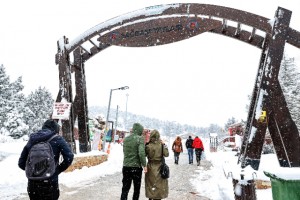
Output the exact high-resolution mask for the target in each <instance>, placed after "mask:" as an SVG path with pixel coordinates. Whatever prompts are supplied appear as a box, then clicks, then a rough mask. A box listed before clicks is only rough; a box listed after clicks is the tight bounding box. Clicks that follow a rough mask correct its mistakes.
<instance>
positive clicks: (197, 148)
mask: <svg viewBox="0 0 300 200" xmlns="http://www.w3.org/2000/svg"><path fill="white" fill-rule="evenodd" d="M193 147H194V148H195V154H196V161H197V166H199V165H200V161H201V154H202V151H204V146H203V143H202V140H201V139H200V138H199V137H198V136H196V137H195V139H194V142H193Z"/></svg>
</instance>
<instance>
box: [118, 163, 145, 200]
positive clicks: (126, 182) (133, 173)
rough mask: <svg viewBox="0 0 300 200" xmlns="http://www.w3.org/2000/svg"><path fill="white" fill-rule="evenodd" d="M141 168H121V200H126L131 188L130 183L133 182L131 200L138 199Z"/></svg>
mask: <svg viewBox="0 0 300 200" xmlns="http://www.w3.org/2000/svg"><path fill="white" fill-rule="evenodd" d="M142 172H143V168H141V167H123V169H122V173H123V179H122V183H123V187H122V194H121V200H127V198H128V192H129V190H130V187H131V182H132V181H133V188H134V191H133V197H132V200H138V199H139V197H140V189H141V181H142Z"/></svg>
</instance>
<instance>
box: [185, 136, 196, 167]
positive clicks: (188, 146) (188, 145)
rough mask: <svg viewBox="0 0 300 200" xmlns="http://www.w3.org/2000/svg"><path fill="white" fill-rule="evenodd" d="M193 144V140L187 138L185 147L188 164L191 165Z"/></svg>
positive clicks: (190, 137)
mask: <svg viewBox="0 0 300 200" xmlns="http://www.w3.org/2000/svg"><path fill="white" fill-rule="evenodd" d="M193 142H194V140H193V139H192V136H189V138H188V139H187V140H186V141H185V147H186V149H187V151H188V155H189V164H193V157H194V148H193Z"/></svg>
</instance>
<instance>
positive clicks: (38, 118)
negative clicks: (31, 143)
mask: <svg viewBox="0 0 300 200" xmlns="http://www.w3.org/2000/svg"><path fill="white" fill-rule="evenodd" d="M53 103H54V100H53V98H52V95H51V93H50V92H49V90H47V89H46V88H45V87H43V88H42V87H39V88H38V89H37V90H35V91H34V92H31V93H30V94H29V95H28V97H27V98H26V101H25V104H26V112H24V113H26V115H25V116H24V120H25V122H26V124H27V125H28V126H29V129H28V133H29V134H30V133H32V132H35V131H37V130H39V129H41V127H42V125H43V123H44V122H45V121H46V120H47V119H49V117H50V116H51V114H52V108H53Z"/></svg>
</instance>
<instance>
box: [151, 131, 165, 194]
mask: <svg viewBox="0 0 300 200" xmlns="http://www.w3.org/2000/svg"><path fill="white" fill-rule="evenodd" d="M145 149H146V156H147V159H148V163H147V170H148V171H147V173H146V174H145V192H146V197H147V198H149V200H159V199H164V198H167V197H168V194H169V186H168V179H163V178H161V175H160V173H159V171H160V167H161V161H162V156H164V157H168V156H169V151H168V147H167V146H166V145H165V144H164V143H163V142H162V141H161V140H160V134H159V132H158V131H157V130H153V131H151V133H150V140H149V142H148V143H147V144H146V147H145Z"/></svg>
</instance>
